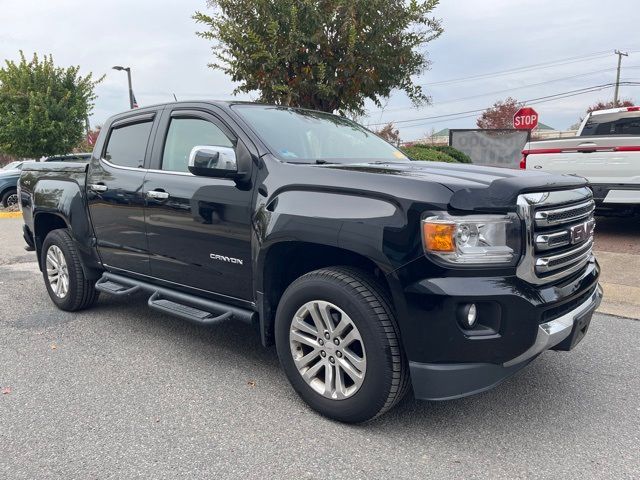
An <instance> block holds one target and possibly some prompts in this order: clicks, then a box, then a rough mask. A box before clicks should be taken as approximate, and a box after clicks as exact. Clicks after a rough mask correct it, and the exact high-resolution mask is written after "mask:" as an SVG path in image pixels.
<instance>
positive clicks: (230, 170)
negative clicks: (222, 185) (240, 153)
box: [189, 145, 238, 178]
mask: <svg viewBox="0 0 640 480" xmlns="http://www.w3.org/2000/svg"><path fill="white" fill-rule="evenodd" d="M189 171H190V172H191V173H192V174H194V175H196V176H199V177H222V178H233V177H236V176H237V175H238V163H237V161H236V152H235V150H234V149H233V148H230V147H217V146H208V145H198V146H195V147H193V148H192V149H191V153H190V154H189Z"/></svg>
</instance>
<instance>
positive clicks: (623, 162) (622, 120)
mask: <svg viewBox="0 0 640 480" xmlns="http://www.w3.org/2000/svg"><path fill="white" fill-rule="evenodd" d="M522 154H523V158H522V161H521V162H520V168H523V169H525V168H526V169H534V170H542V171H545V172H550V173H566V174H574V175H580V176H582V177H585V178H586V179H587V180H588V181H589V183H590V187H591V189H592V190H593V193H594V200H595V202H596V212H597V213H598V214H601V215H608V214H612V215H634V214H635V215H640V107H621V108H612V109H608V110H597V111H595V112H591V113H589V114H588V115H587V117H586V118H585V119H584V120H583V121H582V124H581V125H580V128H579V129H578V132H577V134H576V137H574V138H562V139H559V140H542V141H539V142H530V143H529V144H527V145H526V146H525V147H524V150H523V152H522Z"/></svg>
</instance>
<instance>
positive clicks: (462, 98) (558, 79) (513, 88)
mask: <svg viewBox="0 0 640 480" xmlns="http://www.w3.org/2000/svg"><path fill="white" fill-rule="evenodd" d="M626 68H640V66H636V67H626ZM612 70H615V67H611V68H605V69H602V70H594V71H591V72H585V73H580V74H577V75H571V76H568V77H561V78H555V79H553V80H547V81H544V82H538V83H530V84H527V85H520V86H518V87H512V88H507V89H503V90H495V91H493V92H486V93H480V94H478V95H472V96H469V97H461V98H455V99H451V100H445V101H442V102H437V105H444V104H448V103H456V102H461V101H464V100H472V99H474V98H482V97H488V96H490V95H497V94H500V93H509V92H512V91H514V90H523V89H525V88H531V87H538V86H541V85H548V84H550V83H555V82H560V81H563V80H571V79H573V78H579V77H587V76H590V75H595V74H597V73H603V72H609V71H612ZM415 109H416V107H402V108H391V109H382V110H375V111H373V112H371V115H373V114H376V113H378V112H382V113H387V112H400V111H407V110H415Z"/></svg>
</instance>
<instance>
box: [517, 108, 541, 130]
mask: <svg viewBox="0 0 640 480" xmlns="http://www.w3.org/2000/svg"><path fill="white" fill-rule="evenodd" d="M538 118H539V116H538V112H536V111H535V110H534V109H533V108H531V107H522V108H521V109H520V110H518V111H517V112H516V113H515V115H514V116H513V128H515V129H517V130H533V129H534V128H536V127H537V126H538Z"/></svg>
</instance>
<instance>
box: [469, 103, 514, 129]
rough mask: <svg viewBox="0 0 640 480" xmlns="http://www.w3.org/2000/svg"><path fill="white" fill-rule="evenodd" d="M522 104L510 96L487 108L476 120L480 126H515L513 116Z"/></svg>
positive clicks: (484, 127) (489, 127)
mask: <svg viewBox="0 0 640 480" xmlns="http://www.w3.org/2000/svg"><path fill="white" fill-rule="evenodd" d="M521 106H522V104H521V103H520V102H519V101H518V100H516V99H515V98H511V97H508V98H506V99H505V100H501V101H498V102H496V103H494V104H493V106H492V107H489V108H487V109H486V110H485V111H484V112H482V115H480V117H479V118H478V120H477V121H476V125H477V126H478V128H483V129H492V128H513V116H514V115H515V113H516V112H517V111H518V109H519V108H520V107H521Z"/></svg>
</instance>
